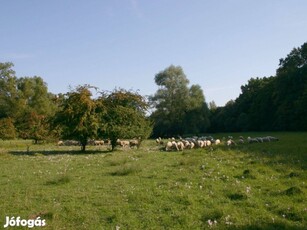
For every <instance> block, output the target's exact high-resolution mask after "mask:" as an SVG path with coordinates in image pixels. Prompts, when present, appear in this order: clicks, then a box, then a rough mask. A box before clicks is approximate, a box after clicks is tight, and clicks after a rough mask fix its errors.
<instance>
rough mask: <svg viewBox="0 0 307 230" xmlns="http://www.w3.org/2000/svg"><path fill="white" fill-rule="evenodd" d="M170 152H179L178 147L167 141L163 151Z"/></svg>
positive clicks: (173, 142) (174, 143)
mask: <svg viewBox="0 0 307 230" xmlns="http://www.w3.org/2000/svg"><path fill="white" fill-rule="evenodd" d="M171 150H177V151H178V150H179V149H178V145H177V143H176V142H175V141H168V142H167V143H166V145H165V151H171Z"/></svg>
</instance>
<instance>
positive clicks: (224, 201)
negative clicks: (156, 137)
mask: <svg viewBox="0 0 307 230" xmlns="http://www.w3.org/2000/svg"><path fill="white" fill-rule="evenodd" d="M264 134H265V135H267V133H264ZM227 135H228V134H216V135H214V136H216V137H218V138H222V137H223V136H227ZM232 135H233V136H234V138H235V139H236V138H237V136H240V135H242V134H232ZM243 135H244V136H261V135H262V134H259V133H248V134H243ZM270 135H274V136H277V137H279V138H280V141H279V142H271V143H261V144H244V145H238V146H234V147H231V148H229V147H226V146H219V147H213V148H212V149H205V150H204V149H196V150H185V151H183V152H164V151H160V150H159V148H158V147H157V146H155V143H154V142H153V141H147V142H145V143H144V145H143V147H142V148H141V149H139V150H135V149H131V150H118V151H115V152H112V153H108V152H107V151H106V149H103V148H101V149H95V148H89V151H88V152H87V153H86V154H81V153H80V152H79V148H78V147H58V146H55V145H53V144H48V145H37V146H35V145H32V144H31V142H23V141H21V142H20V141H11V142H8V141H4V142H1V141H0V149H1V151H0V168H1V171H0V187H1V190H0V199H1V203H0V226H3V224H4V222H5V216H15V217H17V216H21V217H22V218H24V219H27V218H31V217H33V216H41V218H44V219H46V223H47V226H46V227H45V229H116V227H117V228H118V227H120V229H209V228H215V229H225V228H227V229H304V228H305V227H306V226H307V205H306V203H307V202H306V194H307V184H306V183H307V172H306V169H307V168H306V158H307V144H306V141H305V140H306V137H307V134H306V133H273V134H272V133H271V134H270ZM27 145H30V149H29V151H27Z"/></svg>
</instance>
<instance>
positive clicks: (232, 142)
mask: <svg viewBox="0 0 307 230" xmlns="http://www.w3.org/2000/svg"><path fill="white" fill-rule="evenodd" d="M226 144H227V146H232V145H237V144H236V142H234V140H232V139H229V140H228V141H227V142H226Z"/></svg>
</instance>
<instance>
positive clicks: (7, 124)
mask: <svg viewBox="0 0 307 230" xmlns="http://www.w3.org/2000/svg"><path fill="white" fill-rule="evenodd" d="M15 137H16V129H15V127H14V124H13V120H12V119H11V118H0V139H2V140H7V139H14V138H15Z"/></svg>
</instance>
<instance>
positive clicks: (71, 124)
mask: <svg viewBox="0 0 307 230" xmlns="http://www.w3.org/2000/svg"><path fill="white" fill-rule="evenodd" d="M91 88H93V87H91V86H88V85H84V86H78V87H77V88H76V89H75V90H71V91H70V92H68V93H66V94H65V95H64V97H63V99H62V100H61V102H60V107H59V110H58V111H57V113H56V114H55V118H54V120H53V127H54V128H59V130H61V137H62V138H63V139H73V140H77V141H79V142H80V144H81V151H85V149H86V145H87V142H88V140H89V139H92V138H96V137H97V131H98V127H99V119H98V115H97V113H96V109H97V108H96V107H97V106H96V105H97V104H96V102H95V100H93V99H92V98H91V97H92V93H91V91H90V89H91Z"/></svg>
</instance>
